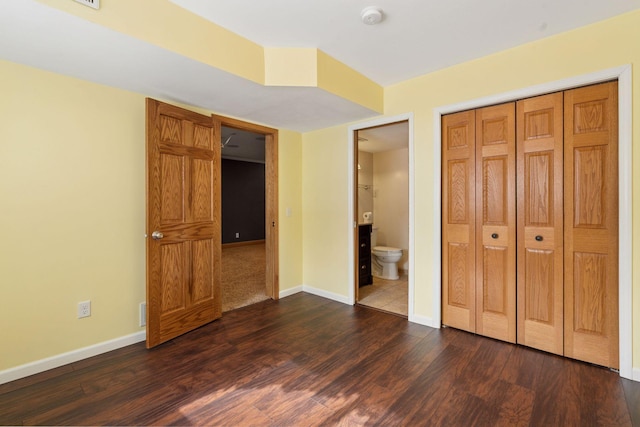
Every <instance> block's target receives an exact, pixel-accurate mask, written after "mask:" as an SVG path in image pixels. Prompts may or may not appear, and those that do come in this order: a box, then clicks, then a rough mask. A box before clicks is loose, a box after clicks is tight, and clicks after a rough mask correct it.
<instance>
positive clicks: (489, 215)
mask: <svg viewBox="0 0 640 427" xmlns="http://www.w3.org/2000/svg"><path fill="white" fill-rule="evenodd" d="M482 175H483V176H482V216H483V223H484V224H485V225H505V224H506V223H507V213H508V210H509V205H508V200H509V192H508V182H507V177H508V175H509V167H508V164H507V158H506V156H501V157H491V158H488V159H484V160H483V162H482Z"/></svg>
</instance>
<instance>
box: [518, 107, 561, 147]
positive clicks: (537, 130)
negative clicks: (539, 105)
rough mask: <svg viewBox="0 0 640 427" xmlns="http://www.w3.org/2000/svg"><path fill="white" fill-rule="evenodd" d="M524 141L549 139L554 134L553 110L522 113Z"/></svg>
mask: <svg viewBox="0 0 640 427" xmlns="http://www.w3.org/2000/svg"><path fill="white" fill-rule="evenodd" d="M523 123H524V129H523V131H524V140H525V141H529V140H532V139H539V138H550V137H553V135H554V134H555V128H554V109H553V108H547V109H544V110H535V111H528V112H526V113H524V120H523Z"/></svg>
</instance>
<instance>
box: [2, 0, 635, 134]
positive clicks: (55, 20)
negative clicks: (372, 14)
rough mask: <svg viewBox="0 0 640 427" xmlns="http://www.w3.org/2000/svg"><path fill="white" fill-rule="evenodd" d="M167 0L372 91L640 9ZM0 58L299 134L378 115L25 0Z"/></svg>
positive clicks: (459, 2)
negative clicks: (367, 10) (350, 73)
mask: <svg viewBox="0 0 640 427" xmlns="http://www.w3.org/2000/svg"><path fill="white" fill-rule="evenodd" d="M61 1H63V0H61ZM67 1H73V0H67ZM107 1H124V0H103V2H104V3H106V2H107ZM171 1H173V2H174V3H176V4H178V5H181V6H183V7H185V8H187V9H189V10H192V11H194V12H195V13H198V14H200V15H202V16H204V17H205V18H207V19H209V20H211V21H213V22H215V23H216V24H218V25H221V26H223V27H226V28H228V29H229V30H231V31H233V32H235V33H237V34H239V35H242V36H245V37H247V38H249V39H251V40H253V41H254V42H256V43H258V44H260V45H262V46H265V47H316V48H319V49H321V50H323V51H324V52H326V53H327V54H329V55H331V56H333V57H334V58H336V59H338V60H340V61H342V62H344V63H345V64H347V65H348V66H350V67H352V68H353V69H355V70H357V71H359V72H360V73H362V74H364V75H366V76H368V77H369V78H370V79H372V80H374V81H376V82H377V83H379V84H381V85H383V86H386V85H390V84H393V83H396V82H399V81H402V80H405V79H408V78H411V77H415V76H419V75H422V74H425V73H428V72H431V71H434V70H438V69H441V68H444V67H447V66H450V65H453V64H456V63H460V62H464V61H468V60H470V59H474V58H478V57H481V56H484V55H487V54H490V53H493V52H497V51H500V50H503V49H506V48H509V47H512V46H516V45H518V44H522V43H526V42H529V41H532V40H535V39H538V38H542V37H547V36H549V35H552V34H556V33H558V32H562V31H566V30H569V29H572V28H576V27H579V26H583V25H586V24H589V23H592V22H595V21H598V20H602V19H606V18H609V17H612V16H614V15H617V14H620V13H623V12H626V11H630V10H632V9H637V8H640V0H484V1H478V0H446V1H441V2H434V1H427V0H376V2H375V3H373V2H369V1H368V0H260V1H256V0H171ZM374 5H375V6H378V7H380V8H382V9H383V11H384V20H383V21H382V22H381V23H380V24H378V25H376V26H367V25H364V24H363V23H362V22H361V21H360V12H361V10H362V9H363V8H364V7H366V6H374ZM98 13H99V12H98ZM0 59H5V60H9V61H13V62H18V63H22V64H26V65H30V66H34V67H38V68H42V69H45V70H50V71H53V72H56V73H60V74H65V75H70V76H73V77H77V78H81V79H85V80H89V81H93V82H97V83H100V84H106V85H109V86H114V87H119V88H122V89H126V90H130V91H135V92H138V93H142V94H144V95H146V96H151V97H156V98H160V99H164V100H168V101H175V102H181V103H184V104H189V105H194V106H198V107H202V108H206V109H209V110H211V111H215V112H217V113H219V114H223V115H228V116H234V117H239V118H242V119H245V120H248V121H252V122H255V123H260V124H265V125H267V126H270V127H275V128H286V129H291V130H296V131H300V132H306V131H310V130H313V129H319V128H324V127H329V126H333V125H338V124H343V123H349V122H354V121H360V120H364V119H368V118H371V117H373V116H376V115H377V113H376V112H374V111H371V110H369V109H367V108H364V107H362V106H360V105H358V104H355V103H353V102H350V101H348V100H345V99H343V98H340V97H337V96H335V95H333V94H331V93H328V92H326V91H324V90H322V89H318V88H310V87H305V88H294V87H265V86H262V85H259V84H256V83H253V82H250V81H247V80H244V79H242V78H240V77H237V76H234V75H231V74H229V73H226V72H224V71H221V70H219V69H216V68H213V67H210V66H208V65H206V64H203V63H200V62H197V61H194V60H192V59H189V58H186V57H184V56H181V55H178V54H176V53H173V52H170V51H167V50H164V49H161V48H159V47H157V46H153V45H151V44H148V43H146V42H143V41H141V40H138V39H134V38H132V37H129V36H127V35H124V34H121V33H117V32H115V31H112V30H109V29H106V28H104V27H101V26H99V25H96V24H92V23H90V22H88V21H84V20H82V19H80V18H77V17H75V16H73V15H69V14H67V13H64V12H62V11H59V10H57V9H54V8H51V7H48V6H46V5H44V4H42V3H39V2H36V1H34V0H0ZM292 66H295V64H292ZM141 108H143V107H141Z"/></svg>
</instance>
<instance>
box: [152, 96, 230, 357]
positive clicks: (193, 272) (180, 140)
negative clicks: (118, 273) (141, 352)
mask: <svg viewBox="0 0 640 427" xmlns="http://www.w3.org/2000/svg"><path fill="white" fill-rule="evenodd" d="M146 138H147V236H148V237H147V347H148V348H150V347H153V346H156V345H158V344H160V343H162V342H165V341H167V340H170V339H172V338H174V337H176V336H178V335H181V334H183V333H185V332H188V331H190V330H193V329H195V328H197V327H199V326H201V325H204V324H206V323H208V322H211V321H212V320H215V319H217V318H219V317H220V316H221V313H222V301H221V295H220V254H221V239H220V225H221V223H220V123H219V122H217V121H214V120H213V119H212V117H209V116H203V115H200V114H197V113H194V112H191V111H188V110H184V109H182V108H178V107H175V106H172V105H168V104H164V103H161V102H158V101H155V100H153V99H147V135H146Z"/></svg>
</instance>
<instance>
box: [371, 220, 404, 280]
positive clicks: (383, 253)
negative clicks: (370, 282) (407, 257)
mask: <svg viewBox="0 0 640 427" xmlns="http://www.w3.org/2000/svg"><path fill="white" fill-rule="evenodd" d="M377 237H378V228H377V227H373V229H372V231H371V255H372V257H371V272H372V273H373V275H374V276H375V277H378V278H380V279H385V280H398V279H399V278H400V276H399V275H398V261H400V258H402V249H398V248H393V247H389V246H376V243H377Z"/></svg>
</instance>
